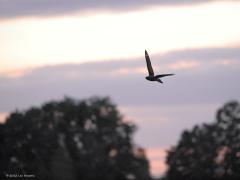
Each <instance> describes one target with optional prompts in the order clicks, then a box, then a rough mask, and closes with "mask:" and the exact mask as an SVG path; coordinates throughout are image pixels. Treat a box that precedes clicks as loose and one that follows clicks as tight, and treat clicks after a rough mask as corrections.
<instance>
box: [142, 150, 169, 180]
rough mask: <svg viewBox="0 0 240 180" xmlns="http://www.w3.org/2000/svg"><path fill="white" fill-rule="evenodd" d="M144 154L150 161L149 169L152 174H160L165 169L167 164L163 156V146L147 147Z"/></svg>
mask: <svg viewBox="0 0 240 180" xmlns="http://www.w3.org/2000/svg"><path fill="white" fill-rule="evenodd" d="M146 155H147V157H148V159H149V161H150V171H151V174H152V175H153V176H156V177H157V176H162V175H163V174H164V173H165V172H166V170H167V165H166V163H165V158H166V156H167V151H166V149H164V148H147V149H146Z"/></svg>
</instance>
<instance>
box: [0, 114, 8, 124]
mask: <svg viewBox="0 0 240 180" xmlns="http://www.w3.org/2000/svg"><path fill="white" fill-rule="evenodd" d="M8 115H9V113H4V112H0V124H1V123H4V122H5V121H6V118H7V116H8Z"/></svg>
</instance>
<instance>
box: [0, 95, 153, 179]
mask: <svg viewBox="0 0 240 180" xmlns="http://www.w3.org/2000/svg"><path fill="white" fill-rule="evenodd" d="M134 130H135V126H134V125H133V124H131V123H128V122H124V121H123V117H122V116H121V115H120V114H119V112H118V110H117V108H116V106H115V105H114V104H112V103H111V101H110V100H109V99H108V98H97V97H95V98H91V99H87V100H83V101H76V100H73V99H70V98H65V99H64V100H63V101H60V102H55V101H52V102H49V103H46V104H44V105H43V106H42V107H40V108H36V107H33V108H31V109H29V110H27V111H22V112H19V111H16V112H13V113H11V115H10V116H9V118H8V119H7V121H6V123H5V124H3V125H1V126H0V144H1V148H0V172H1V175H2V176H6V175H9V174H12V175H13V174H14V175H34V176H35V177H32V178H34V179H41V180H48V179H49V180H50V179H51V180H54V179H57V180H61V179H62V180H68V179H69V180H75V179H81V180H95V179H96V180H98V179H104V180H118V179H119V180H124V179H138V180H141V179H142V180H143V179H144V180H147V179H150V175H149V165H148V161H147V159H146V158H145V154H144V150H143V149H141V148H138V147H136V146H135V145H134V144H133V142H132V135H133V133H134Z"/></svg>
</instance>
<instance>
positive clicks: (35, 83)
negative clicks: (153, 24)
mask: <svg viewBox="0 0 240 180" xmlns="http://www.w3.org/2000/svg"><path fill="white" fill-rule="evenodd" d="M222 59H225V60H228V61H235V63H233V64H228V65H227V66H223V65H220V64H216V62H218V61H219V62H221V61H222ZM183 60H184V63H185V64H188V62H189V64H190V65H187V66H189V68H188V69H186V68H185V66H186V65H184V68H183V69H181V68H177V69H176V68H175V69H174V68H173V69H171V65H172V64H176V65H179V64H180V67H181V66H182V65H181V64H182V62H183ZM239 60H240V50H239V48H212V49H207V48H206V49H195V50H194V49H191V50H184V51H175V52H170V53H168V54H161V55H159V54H156V55H153V56H152V64H153V66H154V69H155V71H156V73H157V72H158V73H176V75H175V76H172V77H166V78H165V79H163V82H164V84H162V85H160V84H156V83H152V82H148V81H146V80H145V76H146V75H147V70H146V69H145V72H146V75H145V74H143V71H144V68H146V67H145V59H144V57H142V58H136V59H132V60H129V61H121V60H119V61H103V62H96V63H85V64H68V65H58V66H46V67H41V68H36V69H33V70H32V71H29V72H28V73H27V74H25V75H23V76H20V77H19V76H17V77H16V76H15V77H9V76H0V99H1V102H0V111H2V112H9V111H11V110H13V109H15V108H21V107H28V106H30V105H34V104H39V103H41V102H44V101H45V100H49V99H52V98H61V97H63V96H64V95H70V96H73V97H78V98H82V97H87V96H92V95H109V96H111V97H113V99H114V100H115V101H116V102H117V103H118V104H119V103H120V104H122V105H162V104H165V105H167V104H184V103H186V102H187V103H190V104H191V103H206V102H210V103H215V102H224V101H226V100H229V99H232V98H238V97H239V90H240V85H239V84H238V83H237V82H238V81H239V79H238V77H239V75H240V73H239V72H240V71H239V70H240V65H239ZM179 62H180V63H179ZM197 62H198V63H200V64H201V66H196V65H195V64H198V63H197ZM169 66H170V67H169ZM192 66H193V67H192ZM195 66H196V67H195ZM158 67H159V68H158ZM131 70H132V71H131ZM165 82H166V83H165ZM36 93H37V94H38V96H36ZM140 97H141V98H140Z"/></svg>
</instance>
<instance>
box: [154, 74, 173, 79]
mask: <svg viewBox="0 0 240 180" xmlns="http://www.w3.org/2000/svg"><path fill="white" fill-rule="evenodd" d="M173 75H174V74H160V75H156V76H155V78H162V77H165V76H173Z"/></svg>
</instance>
